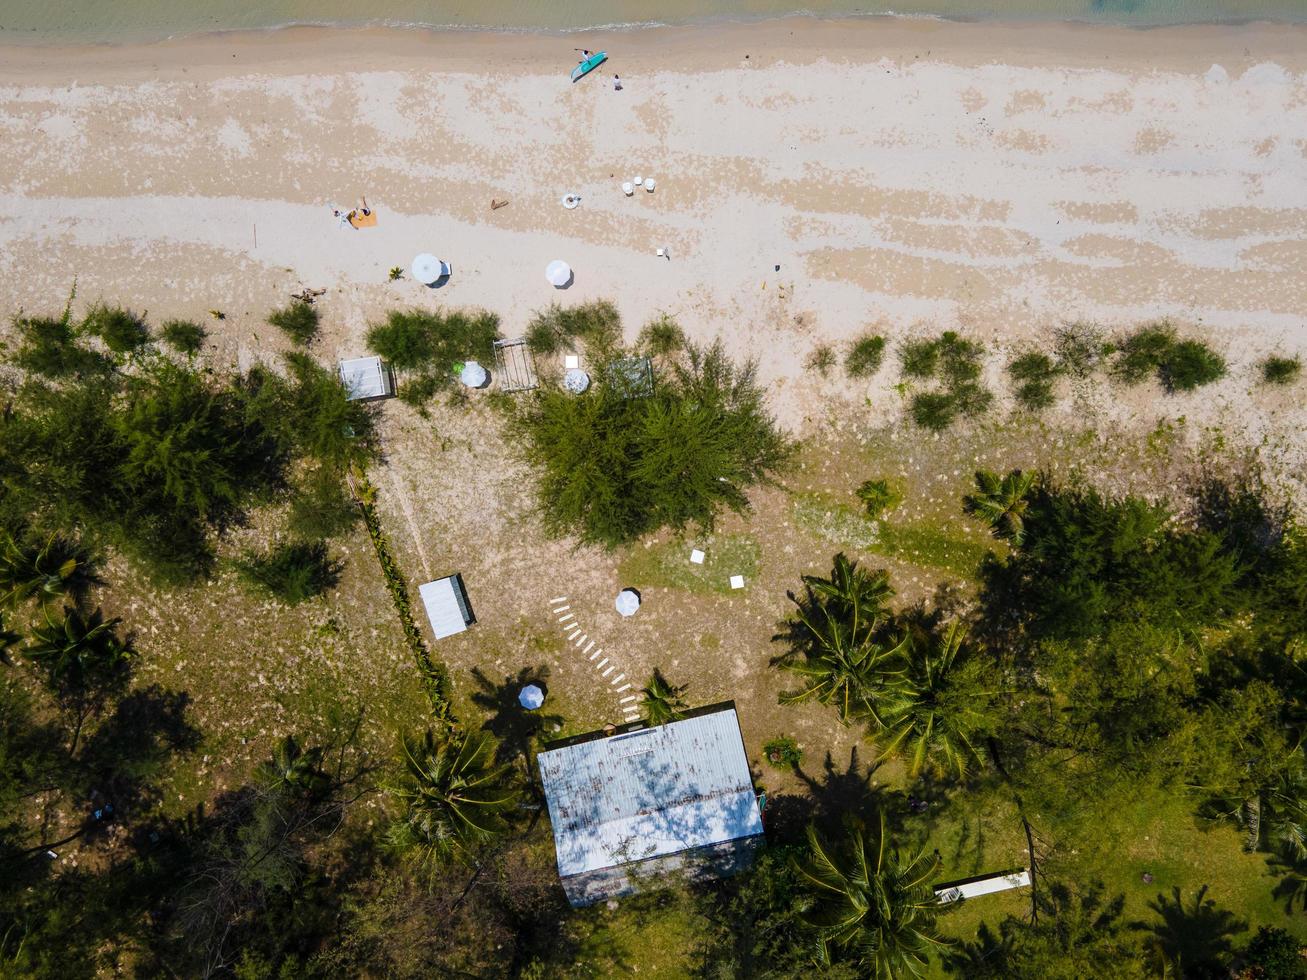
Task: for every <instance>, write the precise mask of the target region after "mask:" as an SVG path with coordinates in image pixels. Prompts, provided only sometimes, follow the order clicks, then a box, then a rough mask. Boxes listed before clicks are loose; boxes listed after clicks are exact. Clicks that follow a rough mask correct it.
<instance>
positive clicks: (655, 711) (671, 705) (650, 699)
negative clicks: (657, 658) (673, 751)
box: [640, 667, 686, 725]
mask: <svg viewBox="0 0 1307 980" xmlns="http://www.w3.org/2000/svg"><path fill="white" fill-rule="evenodd" d="M685 688H686V685H684V684H680V685H676V684H672V683H670V682H668V680H667V678H666V677H664V676H663V672H662V671H661V670H659V669H658V668H657V667H655V668H654V672H653V674H652V675H651V676H650V677H649V683H647V684H646V685H645V686H644V687H642V688H640V710H642V711H643V712H644V717H645V720H646V721H647V722H649V724H651V725H665V724H667V723H668V722H669V721H676V720H678V719H680V718H682V717H684V715H683V712H684V711H685Z"/></svg>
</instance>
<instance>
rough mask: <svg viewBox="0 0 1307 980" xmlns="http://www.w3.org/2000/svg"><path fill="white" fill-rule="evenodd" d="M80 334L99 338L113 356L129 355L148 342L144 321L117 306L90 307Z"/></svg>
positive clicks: (98, 305)
mask: <svg viewBox="0 0 1307 980" xmlns="http://www.w3.org/2000/svg"><path fill="white" fill-rule="evenodd" d="M81 332H82V333H85V334H90V335H91V336H93V337H99V338H100V339H101V340H103V341H104V346H106V347H108V348H109V350H111V351H113V352H114V353H115V354H131V353H133V352H135V351H136V350H139V349H140V348H141V347H144V346H145V345H146V344H148V343H149V342H150V331H149V328H148V327H146V325H145V320H144V319H143V318H142V317H139V316H137V315H136V314H135V313H132V312H131V311H130V310H124V309H122V308H121V307H118V306H105V305H104V304H97V305H96V306H93V307H91V309H90V310H89V311H87V314H86V316H85V318H84V319H83V320H82V323H81Z"/></svg>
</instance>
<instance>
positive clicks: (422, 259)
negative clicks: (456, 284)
mask: <svg viewBox="0 0 1307 980" xmlns="http://www.w3.org/2000/svg"><path fill="white" fill-rule="evenodd" d="M440 265H441V263H440V260H439V259H438V258H436V257H435V256H434V255H432V254H431V253H430V252H423V253H422V254H421V255H419V256H418V257H417V258H415V259H414V260H413V278H414V279H416V280H417V281H418V282H420V283H422V284H423V285H424V286H430V285H431V284H432V283H433V282H435V281H436V280H437V279H439V278H440V272H441V268H440Z"/></svg>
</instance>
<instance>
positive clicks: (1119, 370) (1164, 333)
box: [1113, 323, 1175, 385]
mask: <svg viewBox="0 0 1307 980" xmlns="http://www.w3.org/2000/svg"><path fill="white" fill-rule="evenodd" d="M1174 345H1175V328H1174V327H1172V326H1171V325H1170V324H1169V323H1155V324H1152V325H1150V326H1146V327H1141V328H1140V329H1138V330H1136V331H1135V332H1134V333H1132V334H1130V335H1129V336H1128V337H1126V338H1125V339H1123V340H1122V341H1121V344H1120V346H1119V348H1118V351H1117V360H1116V364H1115V365H1114V367H1113V372H1114V373H1115V374H1116V376H1117V377H1119V378H1120V379H1121V380H1122V381H1124V382H1125V383H1126V384H1132V385H1133V384H1138V383H1139V382H1141V381H1143V380H1144V379H1145V378H1147V377H1148V376H1149V375H1151V374H1156V373H1157V372H1158V371H1159V370H1160V369H1161V367H1162V362H1163V361H1165V360H1166V357H1167V355H1168V354H1169V353H1170V351H1171V348H1172V347H1173V346H1174Z"/></svg>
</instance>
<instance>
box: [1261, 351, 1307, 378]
mask: <svg viewBox="0 0 1307 980" xmlns="http://www.w3.org/2000/svg"><path fill="white" fill-rule="evenodd" d="M1260 367H1261V371H1262V381H1263V382H1264V383H1265V384H1268V385H1291V384H1293V383H1294V382H1295V381H1297V380H1298V377H1299V376H1300V375H1301V374H1302V358H1300V357H1277V356H1274V355H1272V356H1270V357H1266V358H1263V360H1262V362H1261V365H1260Z"/></svg>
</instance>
